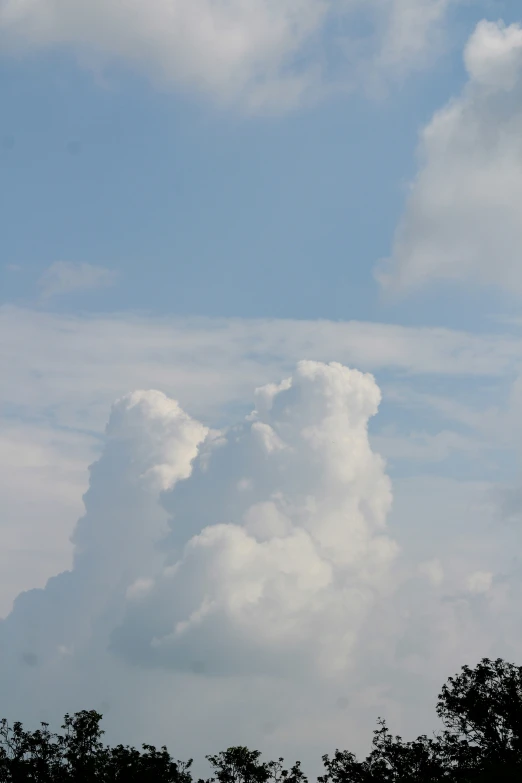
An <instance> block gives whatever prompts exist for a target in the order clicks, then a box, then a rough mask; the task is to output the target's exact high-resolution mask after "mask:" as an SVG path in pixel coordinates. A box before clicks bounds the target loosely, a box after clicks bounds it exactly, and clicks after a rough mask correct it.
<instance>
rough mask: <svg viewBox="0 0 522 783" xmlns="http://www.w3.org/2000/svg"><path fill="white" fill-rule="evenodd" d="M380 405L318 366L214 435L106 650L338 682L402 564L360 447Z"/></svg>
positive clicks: (364, 383) (355, 384)
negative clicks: (158, 561)
mask: <svg viewBox="0 0 522 783" xmlns="http://www.w3.org/2000/svg"><path fill="white" fill-rule="evenodd" d="M379 399H380V394H379V391H378V388H377V386H376V385H375V382H374V380H373V378H372V377H371V376H368V375H363V374H361V373H359V372H357V371H355V370H348V369H347V368H345V367H343V366H342V365H339V364H330V365H324V364H320V363H316V362H301V363H300V364H299V365H298V367H297V370H296V372H295V373H294V375H293V376H292V378H291V380H290V381H289V382H287V383H285V384H282V385H281V386H279V387H269V388H268V389H266V388H265V389H261V390H259V392H258V394H257V400H258V407H257V409H256V411H255V412H254V415H253V416H251V417H249V419H250V420H249V421H248V422H246V423H245V424H244V425H242V426H240V427H238V428H234V429H232V430H231V431H230V432H229V433H228V434H226V435H225V436H223V437H221V438H216V436H215V435H214V436H213V437H212V439H211V440H210V441H209V442H208V446H207V448H206V449H204V450H203V452H202V454H201V458H200V461H199V463H198V462H196V470H195V473H194V475H193V477H192V478H191V479H189V480H188V481H187V483H186V485H185V486H183V487H182V488H180V493H181V494H180V495H179V497H178V494H177V493H176V492H174V493H173V494H172V495H171V496H169V498H168V499H167V498H165V500H164V504H165V505H166V506H167V507H168V508H170V509H171V510H172V514H173V518H172V523H171V525H172V534H171V536H170V541H171V550H172V554H171V556H170V557H169V558H168V559H169V565H168V566H167V567H166V568H165V570H164V571H163V573H162V574H160V575H158V577H157V579H156V583H155V585H154V588H153V589H149V590H148V591H147V593H146V595H144V596H142V597H141V600H140V601H139V603H136V602H135V601H131V604H130V606H129V609H128V616H127V617H126V619H125V621H124V623H123V625H122V627H121V628H119V629H117V631H116V635H115V641H114V645H115V649H117V650H118V651H119V652H121V654H123V655H124V656H125V657H128V658H129V659H130V660H137V661H138V662H139V663H141V664H147V665H163V666H166V667H169V668H182V669H190V666H191V665H192V663H193V661H194V660H195V659H196V658H198V657H199V658H200V659H201V661H202V664H203V666H204V668H205V671H206V672H208V673H217V672H232V673H233V672H237V671H238V670H243V671H253V672H256V671H257V672H258V673H260V674H263V673H266V671H272V672H273V671H274V670H275V672H276V673H278V672H280V671H281V667H284V668H285V669H286V668H288V667H289V669H290V670H291V671H293V672H295V671H296V670H297V669H298V668H300V667H301V666H303V665H305V664H308V665H309V664H310V659H312V661H314V662H315V665H317V666H319V667H320V668H321V669H322V671H323V672H324V673H325V674H326V673H329V674H332V675H333V674H335V673H337V672H338V671H339V670H344V669H346V668H347V667H348V666H349V664H350V661H351V655H352V652H353V646H354V644H355V642H356V639H357V634H358V628H359V627H360V625H361V623H362V622H363V621H364V619H365V617H366V615H367V613H368V611H369V610H370V608H371V606H372V604H373V603H374V602H375V600H376V598H377V596H378V594H379V590H382V588H383V586H384V584H385V577H386V572H387V568H388V566H389V564H390V562H391V561H392V560H393V558H394V556H395V554H396V551H397V548H396V545H395V544H394V542H393V541H392V540H391V539H390V538H389V537H387V535H386V531H385V522H386V516H387V513H388V510H389V507H390V504H391V491H390V482H389V479H388V478H387V477H386V476H385V474H384V465H383V462H382V460H381V459H380V457H378V456H377V455H375V454H374V453H372V451H371V449H370V446H369V442H368V435H367V422H368V418H369V417H370V416H372V415H373V414H375V413H376V411H377V405H378V403H379ZM259 403H260V404H259ZM244 475H247V476H250V477H251V479H252V486H251V488H250V490H249V491H247V492H245V491H238V490H237V484H238V479H240V477H241V476H244ZM187 520H188V521H187ZM172 560H174V562H172Z"/></svg>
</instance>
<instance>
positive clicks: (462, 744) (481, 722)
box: [437, 658, 522, 781]
mask: <svg viewBox="0 0 522 783" xmlns="http://www.w3.org/2000/svg"><path fill="white" fill-rule="evenodd" d="M437 715H438V716H439V718H441V720H442V722H443V724H444V727H445V733H444V738H445V741H446V744H447V747H448V748H451V749H452V753H453V756H454V758H456V759H457V762H458V765H459V766H460V767H461V768H463V769H464V768H466V769H467V772H466V774H467V775H468V776H469V778H470V779H473V780H475V779H476V780H484V781H488V780H490V779H491V780H497V781H498V780H506V781H507V780H511V779H513V780H517V781H519V780H522V667H521V666H515V665H514V664H512V663H507V662H506V661H503V660H502V659H500V658H497V659H496V660H495V661H491V660H489V658H483V659H482V661H481V662H480V663H479V664H478V665H477V666H476V667H475V668H474V669H470V667H469V666H463V667H462V670H461V673H460V674H458V675H456V676H455V677H450V678H449V679H448V682H447V684H446V685H444V686H443V688H442V691H441V693H440V694H439V698H438V701H437ZM455 749H456V750H457V752H456V753H455ZM499 775H501V776H500V777H498V776H499ZM473 776H474V777H473ZM495 776H496V777H495Z"/></svg>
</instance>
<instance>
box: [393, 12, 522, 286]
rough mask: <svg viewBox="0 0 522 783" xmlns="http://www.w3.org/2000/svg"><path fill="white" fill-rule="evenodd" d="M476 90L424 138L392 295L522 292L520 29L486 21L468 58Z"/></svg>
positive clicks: (467, 91) (400, 232)
mask: <svg viewBox="0 0 522 783" xmlns="http://www.w3.org/2000/svg"><path fill="white" fill-rule="evenodd" d="M464 61H465V65H466V70H467V75H468V81H467V84H466V85H465V87H464V89H463V91H462V93H461V95H460V96H458V97H457V98H455V99H454V100H452V101H450V103H448V105H447V106H445V107H444V108H443V109H442V110H440V111H438V112H437V113H436V114H435V115H434V116H433V118H432V120H431V121H430V122H429V124H428V125H427V126H426V128H424V130H423V131H422V134H421V139H420V151H419V158H420V164H419V171H418V173H417V176H416V178H415V180H414V181H413V183H412V184H411V188H410V193H409V197H408V202H407V206H406V211H405V213H404V215H403V217H402V220H401V222H400V224H399V226H398V229H397V232H396V235H395V241H394V246H393V253H392V257H391V259H389V260H388V262H387V263H385V264H384V265H383V266H382V268H381V269H380V271H379V272H378V279H379V280H380V282H381V283H382V285H384V286H385V287H387V288H389V289H390V290H395V291H408V290H410V289H413V288H416V287H419V286H421V285H425V284H427V283H428V282H429V281H430V280H443V279H447V280H453V281H463V282H464V281H469V282H473V283H478V284H480V285H494V286H496V287H499V288H501V289H504V290H506V291H508V292H512V293H515V294H518V295H520V294H521V293H522V271H521V270H522V267H521V265H520V247H521V245H522V29H521V28H520V26H519V25H517V24H512V25H510V26H505V25H504V24H503V23H502V22H498V23H493V22H486V21H482V22H480V23H479V24H478V25H477V27H476V29H475V31H474V33H473V35H472V36H471V38H470V40H469V41H468V44H467V46H466V50H465V53H464Z"/></svg>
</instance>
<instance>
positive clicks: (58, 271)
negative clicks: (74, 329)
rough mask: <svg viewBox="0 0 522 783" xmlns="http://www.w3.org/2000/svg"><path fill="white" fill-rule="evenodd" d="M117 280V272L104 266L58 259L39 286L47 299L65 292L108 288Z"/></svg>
mask: <svg viewBox="0 0 522 783" xmlns="http://www.w3.org/2000/svg"><path fill="white" fill-rule="evenodd" d="M115 281H116V275H115V273H114V272H113V271H111V270H110V269H106V268H105V267H103V266H96V265H95V264H86V263H84V264H72V263H69V262H67V261H56V262H55V263H54V264H51V266H50V267H49V268H48V269H46V270H45V272H44V273H43V275H42V276H41V278H40V280H39V281H38V286H39V288H40V292H41V297H42V299H46V300H47V299H51V298H54V297H56V296H63V295H64V294H73V293H78V292H79V291H93V290H95V289H97V288H107V287H109V286H111V285H113V284H114V283H115Z"/></svg>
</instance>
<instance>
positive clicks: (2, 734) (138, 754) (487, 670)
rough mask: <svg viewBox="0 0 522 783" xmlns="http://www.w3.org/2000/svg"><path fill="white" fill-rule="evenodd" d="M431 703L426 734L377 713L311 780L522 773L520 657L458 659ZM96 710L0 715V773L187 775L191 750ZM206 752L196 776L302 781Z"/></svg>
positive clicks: (110, 777)
mask: <svg viewBox="0 0 522 783" xmlns="http://www.w3.org/2000/svg"><path fill="white" fill-rule="evenodd" d="M436 709H437V715H438V716H439V718H440V719H441V721H442V727H443V728H442V729H441V730H440V731H439V732H438V733H435V734H434V735H433V736H432V737H427V736H426V735H422V736H420V737H418V738H417V739H416V740H413V741H411V742H405V741H403V740H402V738H401V737H397V736H393V735H392V734H391V733H390V731H389V729H388V727H387V725H386V723H385V722H384V721H382V720H379V722H378V728H377V729H376V731H375V732H374V738H373V743H372V749H371V752H370V753H369V755H368V756H367V758H366V759H364V760H361V761H359V760H358V759H357V758H356V757H355V755H354V754H353V753H351V752H350V751H347V750H342V751H341V750H336V751H335V753H334V754H333V756H332V757H330V756H328V755H325V756H323V764H324V775H321V776H320V777H319V778H318V782H317V783H417V782H419V783H421V782H422V783H442V782H443V781H455V782H457V781H459V782H462V783H503V782H504V781H506V783H515V781H517V783H522V667H518V666H515V665H514V664H510V663H506V662H505V661H503V660H501V659H497V660H496V661H491V660H489V659H487V658H484V659H483V660H482V661H481V662H480V663H479V664H478V666H476V668H475V669H470V668H469V667H468V666H464V667H462V670H461V672H460V673H459V674H458V675H456V676H455V677H450V678H449V680H448V682H447V683H446V685H444V686H443V688H442V691H441V693H440V694H439V697H438V701H437V708H436ZM101 720H102V716H101V715H100V714H99V713H98V712H95V711H83V712H79V713H76V714H75V715H74V716H70V715H66V716H65V719H64V724H63V726H62V733H61V734H59V733H53V732H51V731H50V730H49V726H48V724H46V723H42V724H41V728H40V729H37V730H35V731H27V730H25V729H24V728H23V726H22V724H21V723H14V724H13V725H12V726H10V725H9V724H8V723H7V721H6V720H3V721H1V722H0V783H29V782H30V781H31V782H34V783H73V782H74V783H89V782H91V781H92V783H195V782H194V780H193V777H192V773H191V765H192V760H189V761H186V762H181V761H174V759H173V757H172V756H171V755H170V753H169V752H168V750H167V748H166V747H162V748H160V749H159V750H158V749H157V748H155V747H154V746H152V745H143V746H142V749H141V750H137V749H136V748H134V747H129V746H124V745H117V746H115V747H110V746H108V745H105V744H104V743H103V742H102V736H103V731H102V729H101V728H100V722H101ZM206 758H207V760H208V762H209V764H210V767H211V770H212V773H211V777H210V778H209V779H208V780H207V781H202V780H201V779H200V780H198V781H197V783H216V782H218V783H308V781H307V777H306V776H305V774H304V773H303V771H302V770H301V765H300V762H296V763H295V764H294V765H293V766H292V767H290V768H286V767H285V764H284V760H283V759H279V760H278V761H262V760H261V754H260V752H259V751H257V750H249V749H248V748H245V747H232V748H229V749H228V750H226V751H224V752H222V753H219V754H218V755H216V756H207V757H206Z"/></svg>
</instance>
